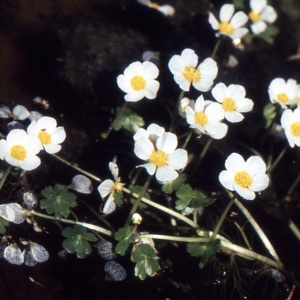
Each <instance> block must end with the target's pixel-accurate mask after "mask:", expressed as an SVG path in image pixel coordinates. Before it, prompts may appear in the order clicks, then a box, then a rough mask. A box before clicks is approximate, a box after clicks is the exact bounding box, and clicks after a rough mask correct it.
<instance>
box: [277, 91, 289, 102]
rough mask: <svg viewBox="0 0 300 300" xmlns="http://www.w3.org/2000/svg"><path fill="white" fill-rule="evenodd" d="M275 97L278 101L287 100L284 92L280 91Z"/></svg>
mask: <svg viewBox="0 0 300 300" xmlns="http://www.w3.org/2000/svg"><path fill="white" fill-rule="evenodd" d="M277 99H278V101H279V102H282V103H287V102H288V100H289V97H288V95H287V94H286V93H280V94H278V95H277Z"/></svg>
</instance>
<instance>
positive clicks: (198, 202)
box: [190, 189, 216, 207]
mask: <svg viewBox="0 0 300 300" xmlns="http://www.w3.org/2000/svg"><path fill="white" fill-rule="evenodd" d="M194 193H195V198H194V199H193V200H192V201H191V203H190V207H205V206H208V205H210V204H212V203H214V202H215V201H216V199H214V198H211V197H208V196H207V195H206V194H205V193H204V192H202V191H201V190H197V189H196V190H194Z"/></svg>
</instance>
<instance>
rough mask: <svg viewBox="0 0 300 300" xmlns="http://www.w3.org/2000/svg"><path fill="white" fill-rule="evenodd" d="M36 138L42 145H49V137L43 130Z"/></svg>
mask: <svg viewBox="0 0 300 300" xmlns="http://www.w3.org/2000/svg"><path fill="white" fill-rule="evenodd" d="M38 138H39V139H40V141H41V143H42V144H43V145H47V144H50V143H51V135H50V134H49V133H48V132H47V131H45V130H42V131H40V132H39V134H38Z"/></svg>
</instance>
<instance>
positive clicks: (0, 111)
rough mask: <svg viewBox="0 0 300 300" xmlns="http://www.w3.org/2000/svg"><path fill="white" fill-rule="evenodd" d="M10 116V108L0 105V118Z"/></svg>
mask: <svg viewBox="0 0 300 300" xmlns="http://www.w3.org/2000/svg"><path fill="white" fill-rule="evenodd" d="M10 116H11V111H10V109H9V108H8V107H7V106H5V105H0V118H5V119H6V118H9V117H10Z"/></svg>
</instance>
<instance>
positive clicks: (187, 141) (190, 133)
mask: <svg viewBox="0 0 300 300" xmlns="http://www.w3.org/2000/svg"><path fill="white" fill-rule="evenodd" d="M192 135H193V131H191V132H189V134H188V136H187V137H186V139H185V141H184V143H183V145H182V147H181V148H182V149H185V148H186V146H187V145H188V143H189V141H190V139H191V137H192Z"/></svg>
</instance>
